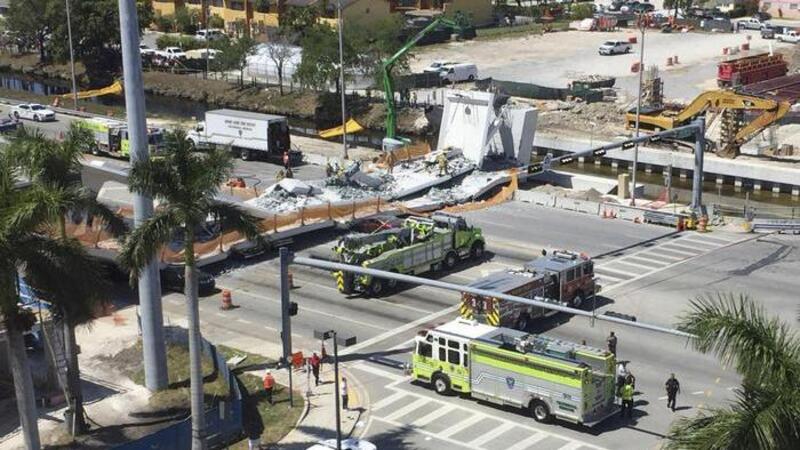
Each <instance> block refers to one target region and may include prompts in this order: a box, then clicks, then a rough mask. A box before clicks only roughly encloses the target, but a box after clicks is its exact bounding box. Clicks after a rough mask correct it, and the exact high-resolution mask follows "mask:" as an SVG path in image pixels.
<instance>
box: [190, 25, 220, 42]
mask: <svg viewBox="0 0 800 450" xmlns="http://www.w3.org/2000/svg"><path fill="white" fill-rule="evenodd" d="M224 37H225V33H223V32H222V30H219V29H216V28H209V29H208V30H206V29H201V30H197V32H196V33H195V34H194V38H195V39H197V40H200V41H203V40H205V39H208V40H209V41H216V40H217V39H222V38H224Z"/></svg>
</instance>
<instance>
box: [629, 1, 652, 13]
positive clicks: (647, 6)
mask: <svg viewBox="0 0 800 450" xmlns="http://www.w3.org/2000/svg"><path fill="white" fill-rule="evenodd" d="M655 9H656V7H655V6H653V5H652V4H651V3H639V4H638V5H635V6H634V7H633V12H635V13H638V14H644V13H649V12H652V11H655Z"/></svg>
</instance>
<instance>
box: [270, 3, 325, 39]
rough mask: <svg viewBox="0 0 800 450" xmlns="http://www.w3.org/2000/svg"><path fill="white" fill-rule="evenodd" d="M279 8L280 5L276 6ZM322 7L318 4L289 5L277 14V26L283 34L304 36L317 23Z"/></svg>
mask: <svg viewBox="0 0 800 450" xmlns="http://www.w3.org/2000/svg"><path fill="white" fill-rule="evenodd" d="M278 9H279V10H280V9H281V8H280V7H279V8H278ZM321 16H322V9H321V8H320V7H318V6H316V5H315V6H290V7H288V8H285V12H284V13H283V14H280V15H279V16H278V21H279V23H278V26H279V27H280V32H281V34H283V35H284V36H299V37H300V38H304V37H306V35H307V33H308V31H310V30H312V29H314V28H315V27H316V26H317V25H318V21H319V18H320V17H321Z"/></svg>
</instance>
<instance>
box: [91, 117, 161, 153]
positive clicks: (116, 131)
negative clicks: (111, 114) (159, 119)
mask: <svg viewBox="0 0 800 450" xmlns="http://www.w3.org/2000/svg"><path fill="white" fill-rule="evenodd" d="M79 123H80V125H81V126H82V127H84V128H86V129H87V130H89V131H91V132H92V134H93V136H94V145H93V146H92V148H91V152H92V153H93V154H95V155H99V154H102V153H106V154H109V155H111V156H116V157H122V158H127V157H129V156H130V140H129V138H128V125H127V124H126V123H125V122H121V121H119V120H113V119H106V118H102V117H92V118H89V119H84V120H81V121H80V122H79ZM163 142H164V130H162V129H161V128H148V129H147V148H148V150H150V154H151V155H153V154H156V153H158V152H159V151H160V150H161V149H162V148H163V146H164V143H163Z"/></svg>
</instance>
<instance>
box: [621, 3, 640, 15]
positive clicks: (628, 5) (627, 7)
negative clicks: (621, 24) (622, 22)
mask: <svg viewBox="0 0 800 450" xmlns="http://www.w3.org/2000/svg"><path fill="white" fill-rule="evenodd" d="M638 5H639V2H637V1H633V2H625V3H624V4H623V5H622V6H620V8H619V11H620V12H624V13H631V12H633V8H635V7H637V6H638Z"/></svg>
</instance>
